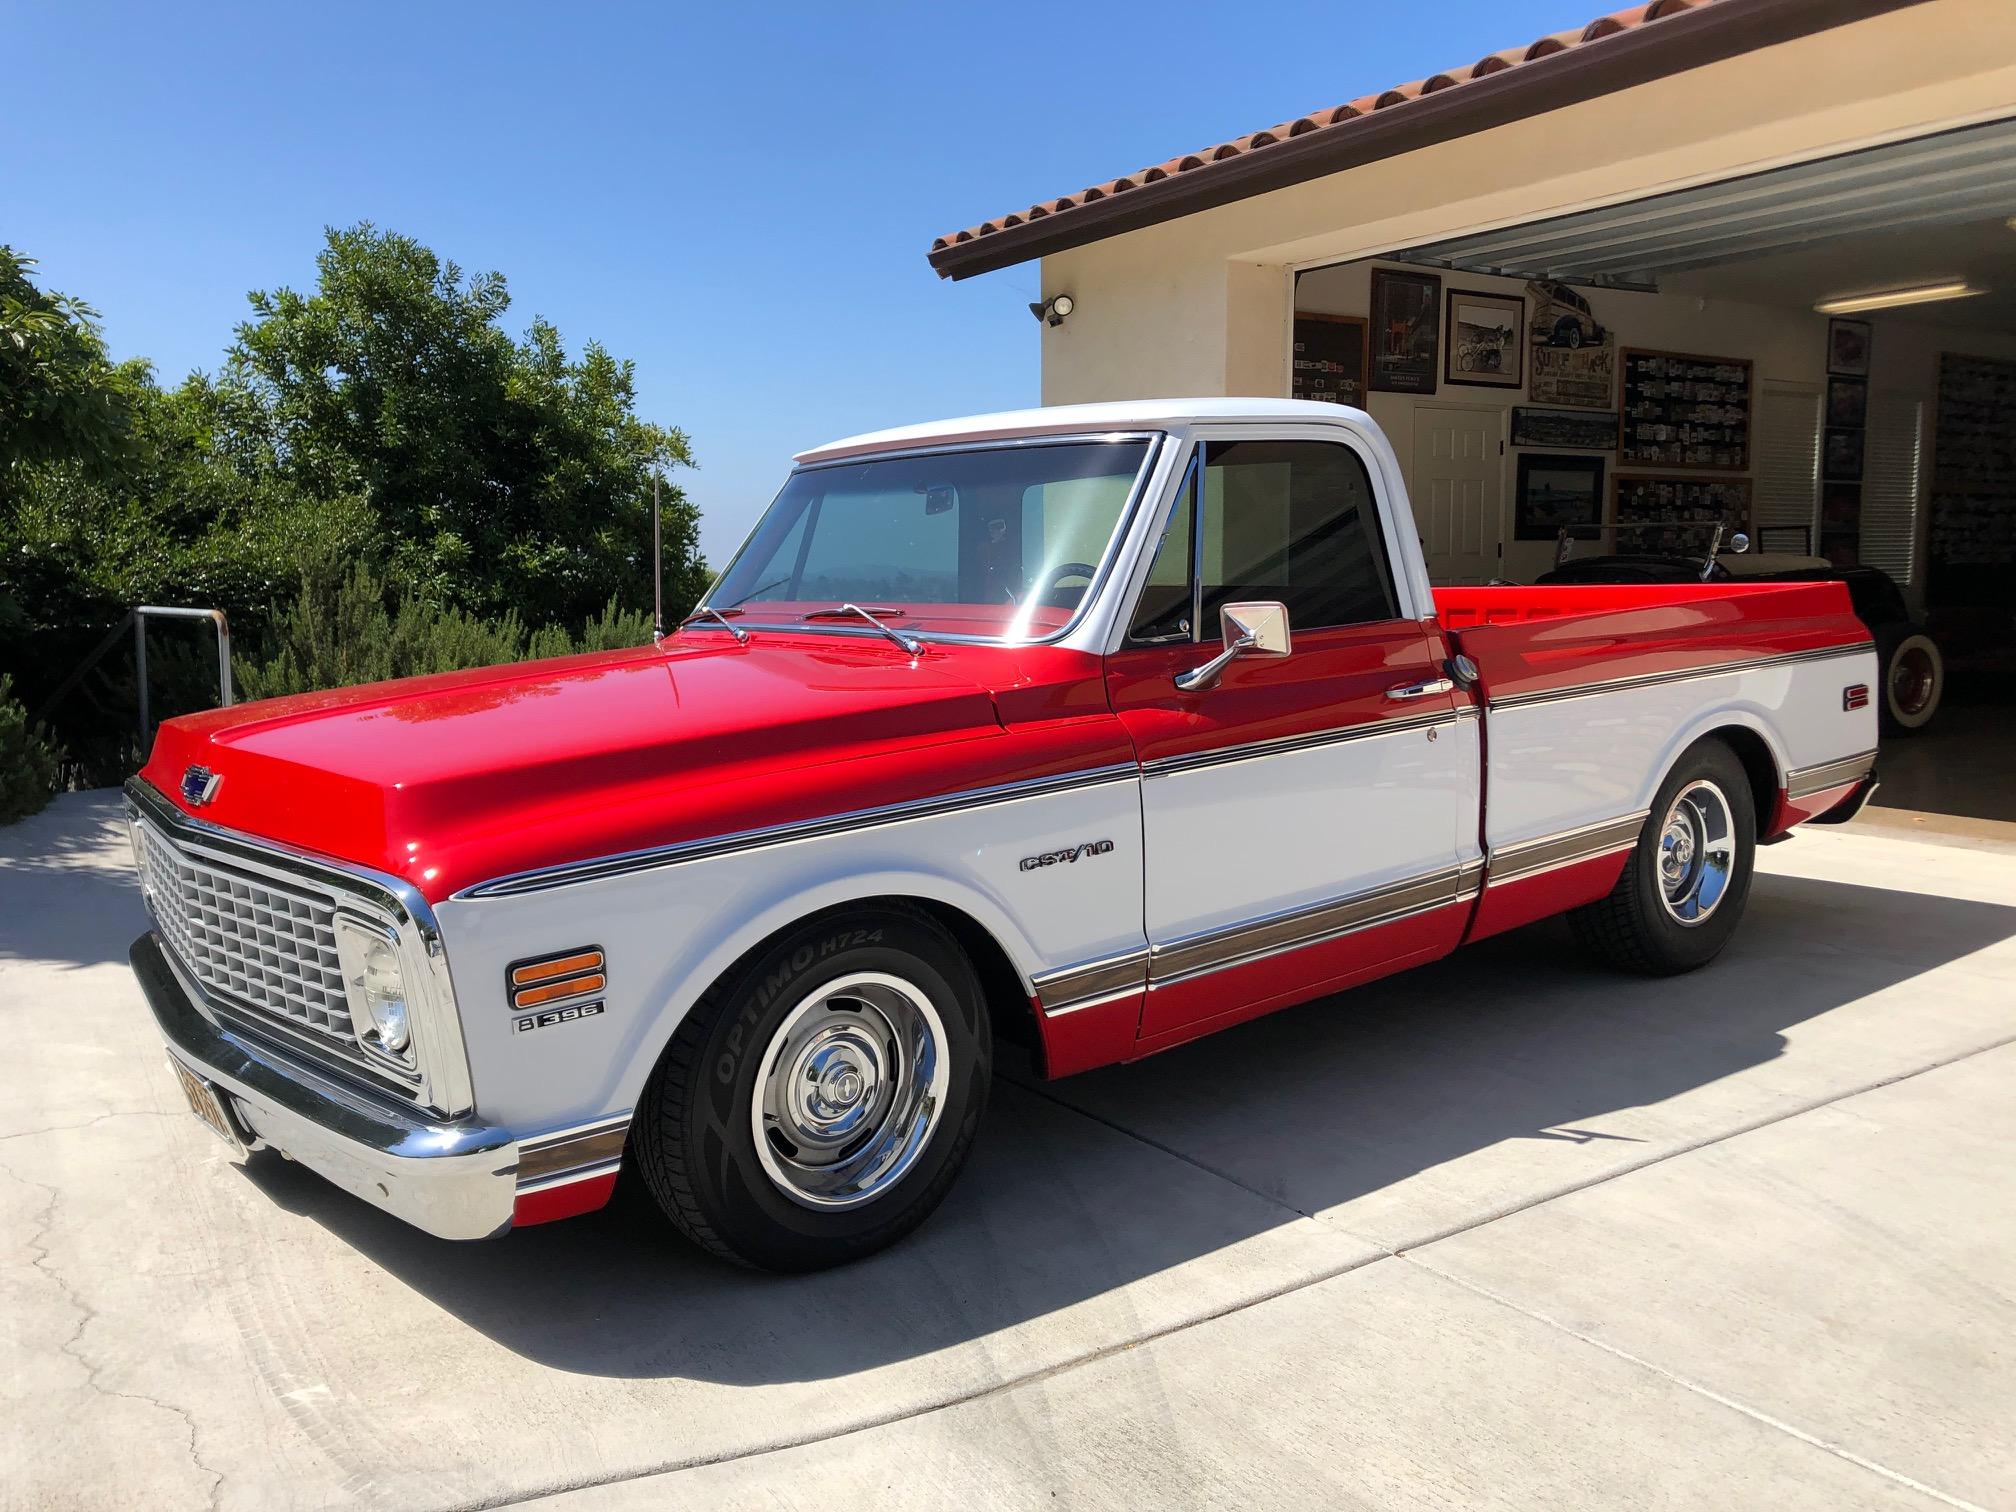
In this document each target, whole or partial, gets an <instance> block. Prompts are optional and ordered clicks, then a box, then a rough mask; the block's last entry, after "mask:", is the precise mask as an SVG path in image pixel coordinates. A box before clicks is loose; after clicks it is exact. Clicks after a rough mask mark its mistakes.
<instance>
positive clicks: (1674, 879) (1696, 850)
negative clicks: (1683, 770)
mask: <svg viewBox="0 0 2016 1512" xmlns="http://www.w3.org/2000/svg"><path fill="white" fill-rule="evenodd" d="M1735 864H1736V823H1735V820H1734V819H1732V818H1731V817H1730V814H1729V800H1728V799H1727V798H1726V797H1724V796H1723V793H1722V789H1720V788H1719V787H1717V786H1716V785H1715V784H1714V783H1712V782H1708V781H1697V782H1690V783H1689V784H1688V785H1687V786H1686V787H1684V788H1682V789H1681V790H1680V793H1679V796H1678V797H1676V798H1675V799H1674V800H1673V804H1672V807H1671V808H1669V809H1667V811H1666V822H1665V824H1664V825H1663V826H1662V827H1661V829H1660V832H1659V896H1660V901H1661V902H1663V903H1664V904H1665V905H1666V912H1667V913H1669V914H1671V915H1672V916H1673V917H1674V918H1675V919H1677V920H1679V921H1680V922H1681V923H1682V924H1685V925H1686V926H1688V927H1689V928H1690V929H1691V928H1693V927H1694V926H1695V925H1698V924H1700V923H1702V922H1703V921H1704V920H1706V919H1707V918H1708V916H1709V915H1710V914H1712V913H1714V912H1715V905H1716V904H1718V903H1720V902H1721V901H1722V896H1723V894H1724V893H1726V892H1727V891H1728V890H1729V880H1730V877H1731V875H1732V873H1733V872H1734V869H1735Z"/></svg>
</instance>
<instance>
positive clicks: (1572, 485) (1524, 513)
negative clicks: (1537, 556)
mask: <svg viewBox="0 0 2016 1512" xmlns="http://www.w3.org/2000/svg"><path fill="white" fill-rule="evenodd" d="M1602 523H1603V459H1602V458H1601V457H1555V456H1549V455H1548V454H1547V453H1545V452H1524V453H1521V455H1520V457H1519V492H1518V495H1517V501H1516V502H1515V504H1514V505H1513V510H1512V534H1513V537H1514V538H1515V539H1517V540H1521V541H1552V540H1558V539H1559V538H1560V535H1561V532H1562V531H1563V530H1574V529H1575V528H1576V527H1578V526H1587V525H1600V524H1602Z"/></svg>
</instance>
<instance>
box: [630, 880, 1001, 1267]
mask: <svg viewBox="0 0 2016 1512" xmlns="http://www.w3.org/2000/svg"><path fill="white" fill-rule="evenodd" d="M993 1045H994V1041H993V1033H992V1029H991V1026H990V1024H989V1021H988V1014H987V994H986V991H985V989H984V988H983V986H982V983H981V980H980V977H979V975H978V973H977V972H976V971H975V970H974V966H973V962H972V959H971V958H970V957H969V956H968V955H967V954H966V951H965V949H964V948H963V947H962V945H961V944H960V942H959V940H958V938H957V937H955V936H954V934H953V933H952V931H951V929H950V928H949V927H948V926H947V925H946V924H945V923H944V922H943V921H941V920H940V919H939V918H938V917H937V916H935V915H934V914H932V913H930V912H928V911H926V910H925V909H923V908H921V907H917V906H914V905H912V904H910V903H909V902H907V901H905V900H899V899H880V900H874V901H871V902H865V903H862V904H859V905H853V906H849V907H846V908H842V909H834V910H830V911H828V912H825V913H821V914H818V915H815V916H813V917H811V918H808V919H806V920H804V921H802V922H801V923H799V924H796V925H793V926H790V927H788V928H786V929H784V930H781V931H779V932H778V933H777V934H775V935H773V936H772V937H771V938H770V939H768V940H767V941H765V942H764V943H762V944H761V945H759V946H757V947H755V948H754V949H753V950H751V951H750V952H749V954H747V955H746V956H744V957H743V958H742V959H741V960H740V961H738V962H737V963H736V964H735V966H734V967H732V968H731V969H730V970H729V971H728V972H727V973H726V974H724V975H723V976H722V977H721V979H720V980H719V981H717V982H716V983H715V984H714V985H713V986H712V987H710V988H708V989H707V991H706V992H705V993H703V994H702V995H701V997H700V1000H699V1001H698V1002H697V1003H695V1004H694V1005H693V1007H692V1009H691V1010H690V1011H689V1012H687V1013H686V1015H685V1016H684V1017H683V1019H682V1020H681V1021H680V1023H679V1025H678V1027H677V1028H676V1029H675V1030H674V1031H673V1034H672V1038H671V1041H670V1043H669V1044H667V1045H666V1047H665V1051H664V1053H663V1055H662V1056H661V1057H660V1058H659V1061H658V1064H657V1067H656V1068H655V1069H654V1070H653V1072H652V1074H651V1079H650V1080H649V1081H648V1082H647V1083H646V1084H645V1088H644V1092H643V1096H642V1098H641V1100H640V1102H639V1104H638V1109H637V1116H636V1119H635V1121H634V1122H633V1123H632V1124H631V1130H630V1153H631V1155H632V1156H633V1157H634V1158H635V1160H636V1166H637V1171H638V1174H639V1175H640V1176H641V1177H642V1178H643V1179H644V1182H645V1184H646V1185H647V1186H649V1188H650V1189H651V1192H652V1194H653V1195H654V1196H655V1197H656V1198H657V1199H658V1205H659V1207H660V1208H661V1209H662V1210H663V1211H664V1213H665V1215H666V1216H667V1217H668V1218H670V1219H671V1220H672V1222H673V1223H674V1224H676V1225H677V1226H678V1227H679V1228H680V1229H681V1230H683V1231H684V1232H685V1233H686V1234H687V1235H688V1236H689V1237H690V1238H692V1239H694V1240H695V1241H696V1242H698V1243H699V1244H701V1245H702V1246H704V1247H705V1248H706V1249H709V1250H711V1251H712V1252H713V1253H715V1254H716V1255H719V1256H721V1257H722V1258H723V1259H726V1260H733V1261H736V1262H738V1263H740V1264H743V1265H750V1266H755V1267H757V1268H759V1269H762V1270H774V1271H809V1270H818V1269H821V1268H823V1267H825V1266H829V1265H841V1264H844V1263H846V1262H847V1261H850V1260H858V1259H860V1258H861V1257H862V1256H864V1255H868V1254H872V1253H873V1252H874V1251H876V1250H879V1249H881V1248H883V1247H884V1246H885V1245H889V1244H892V1243H894V1242H895V1241H896V1240H898V1239H900V1238H902V1237H903V1235H905V1234H907V1233H909V1232H910V1231H911V1230H912V1229H914V1228H916V1227H917V1225H918V1224H920V1223H922V1222H923V1221H924V1220H925V1218H927V1217H928V1216H930V1213H931V1211H932V1209H933V1208H935V1207H937V1205H938V1203H939V1201H940V1200H941V1199H942V1198H943V1197H944V1195H945V1193H946V1192H947V1191H949V1190H950V1189H951V1186H952V1182H953V1179H954V1178H955V1177H956V1176H957V1175H958V1173H959V1168H960V1166H961V1165H963V1164H964V1163H965V1160H966V1155H967V1152H968V1151H969V1150H971V1149H972V1146H973V1140H974V1137H975V1135H976V1133H977V1132H978V1130H979V1126H980V1120H981V1117H982V1116H983V1115H984V1113H985V1112H986V1108H987V1093H988V1088H989V1084H990V1082H991V1080H992V1077H993V1066H994V1058H993Z"/></svg>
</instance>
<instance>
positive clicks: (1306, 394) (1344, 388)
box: [1288, 310, 1365, 409]
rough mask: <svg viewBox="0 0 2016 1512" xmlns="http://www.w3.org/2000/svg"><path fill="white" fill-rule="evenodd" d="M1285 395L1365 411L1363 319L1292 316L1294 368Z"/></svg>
mask: <svg viewBox="0 0 2016 1512" xmlns="http://www.w3.org/2000/svg"><path fill="white" fill-rule="evenodd" d="M1288 392H1289V395H1290V397H1292V398H1296V399H1321V400H1327V401H1328V402H1329V403H1331V404H1349V405H1354V406H1356V407H1357V408H1359V409H1363V408H1364V407H1365V318H1364V317H1363V316H1362V315H1320V314H1317V313H1316V312H1315V311H1313V310H1297V311H1296V312H1295V366H1294V370H1293V372H1292V374H1291V376H1290V380H1289V386H1288Z"/></svg>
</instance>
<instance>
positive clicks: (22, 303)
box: [0, 243, 145, 505]
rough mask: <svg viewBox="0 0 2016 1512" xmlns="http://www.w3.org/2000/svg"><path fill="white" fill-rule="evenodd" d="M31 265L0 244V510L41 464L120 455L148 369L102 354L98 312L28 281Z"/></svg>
mask: <svg viewBox="0 0 2016 1512" xmlns="http://www.w3.org/2000/svg"><path fill="white" fill-rule="evenodd" d="M34 266H35V260H34V259H33V258H32V257H23V256H21V255H20V253H18V252H16V251H15V250H14V249H13V248H12V247H10V246H7V245H5V244H4V243H0V505H4V504H5V502H6V500H7V499H8V497H9V496H10V495H11V494H12V493H13V491H14V487H15V483H16V479H17V478H18V476H19V471H20V469H22V468H24V467H27V466H31V465H33V464H35V463H39V462H49V461H63V462H81V463H90V464H93V465H101V464H103V463H105V462H106V461H108V460H109V459H111V458H112V457H113V456H114V455H115V454H116V453H117V452H118V450H119V447H120V443H121V441H122V440H123V438H124V434H125V428H126V426H125V422H126V400H127V395H128V393H129V391H130V390H131V388H132V387H133V386H134V385H135V384H136V383H138V382H141V381H144V378H145V368H144V367H136V368H132V369H126V370H122V369H119V368H117V367H115V366H114V365H113V363H112V361H111V359H110V358H109V357H108V356H107V355H106V353H105V343H104V341H103V340H102V339H100V337H99V334H98V326H97V312H96V311H95V310H93V309H92V308H91V307H90V306H89V305H87V304H84V303H82V302H81V301H78V300H75V299H72V298H70V297H69V296H68V295H64V294H55V293H45V292H44V291H43V290H41V289H39V288H37V287H36V286H35V284H34V283H33V282H32V281H31V280H30V279H29V277H28V274H29V270H30V269H32V268H33V267H34Z"/></svg>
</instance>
